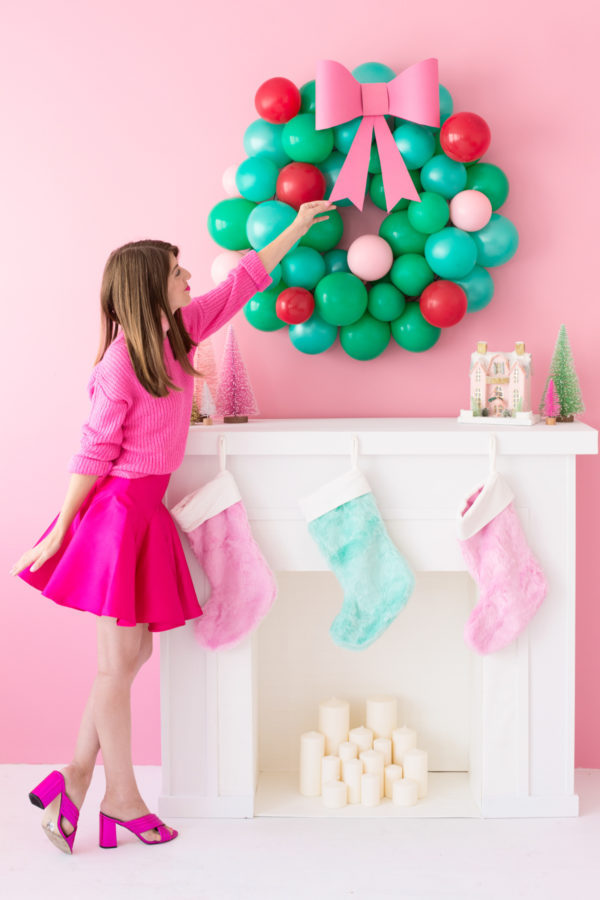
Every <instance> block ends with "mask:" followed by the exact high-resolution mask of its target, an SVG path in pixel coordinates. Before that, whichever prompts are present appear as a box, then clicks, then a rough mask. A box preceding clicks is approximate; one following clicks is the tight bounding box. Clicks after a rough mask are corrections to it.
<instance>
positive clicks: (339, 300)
mask: <svg viewBox="0 0 600 900" xmlns="http://www.w3.org/2000/svg"><path fill="white" fill-rule="evenodd" d="M368 302H369V296H368V294H367V289H366V287H365V286H364V284H363V283H362V281H361V280H360V278H357V277H356V275H352V274H351V273H350V272H334V273H333V274H332V275H326V276H325V277H324V278H321V280H320V281H319V283H318V285H317V286H316V288H315V306H316V310H317V312H318V313H319V315H320V316H321V318H323V319H324V320H325V321H326V322H329V324H330V325H351V324H352V323H353V322H357V321H358V320H359V319H360V317H361V316H362V315H363V313H364V312H365V311H366V309H367V303H368Z"/></svg>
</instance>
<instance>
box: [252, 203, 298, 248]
mask: <svg viewBox="0 0 600 900" xmlns="http://www.w3.org/2000/svg"><path fill="white" fill-rule="evenodd" d="M296 215H297V213H296V210H295V209H293V208H292V207H291V206H289V205H288V204H287V203H282V202H281V200H266V201H265V202H264V203H260V204H259V205H258V206H255V207H254V209H253V210H252V212H251V213H250V215H249V216H248V221H247V224H246V232H247V235H248V238H247V241H246V246H248V242H249V243H250V246H251V247H253V248H254V250H262V249H263V247H266V246H267V244H270V243H271V241H272V240H274V239H275V238H276V237H278V235H280V234H281V232H282V231H285V229H286V228H287V227H288V225H291V224H292V222H293V221H294V219H295V218H296ZM297 246H298V241H296V243H295V244H294V247H297ZM292 249H293V248H292Z"/></svg>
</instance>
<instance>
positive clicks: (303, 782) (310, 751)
mask: <svg viewBox="0 0 600 900" xmlns="http://www.w3.org/2000/svg"><path fill="white" fill-rule="evenodd" d="M324 752H325V738H324V737H323V735H322V734H319V732H318V731H306V732H305V733H304V734H303V735H301V736H300V793H301V794H302V795H303V796H304V797H318V796H319V794H320V793H321V760H322V758H323V754H324Z"/></svg>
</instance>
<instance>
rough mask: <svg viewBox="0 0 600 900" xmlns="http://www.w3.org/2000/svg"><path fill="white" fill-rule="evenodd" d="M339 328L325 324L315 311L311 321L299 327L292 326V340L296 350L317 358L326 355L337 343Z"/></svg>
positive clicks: (290, 330)
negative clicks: (317, 355) (319, 355)
mask: <svg viewBox="0 0 600 900" xmlns="http://www.w3.org/2000/svg"><path fill="white" fill-rule="evenodd" d="M337 331H338V330H337V326H336V325H331V324H330V323H329V322H325V320H324V319H322V318H321V316H320V315H319V313H318V312H317V311H316V310H315V312H313V314H312V316H311V317H310V319H308V320H307V321H306V322H301V323H300V324H299V325H290V328H289V335H290V340H291V342H292V344H293V345H294V347H295V348H296V350H300V352H301V353H307V354H308V355H309V356H315V355H316V354H317V353H324V352H325V350H329V348H330V347H331V346H332V345H333V344H334V343H335V339H336V337H337Z"/></svg>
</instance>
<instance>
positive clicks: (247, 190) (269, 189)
mask: <svg viewBox="0 0 600 900" xmlns="http://www.w3.org/2000/svg"><path fill="white" fill-rule="evenodd" d="M278 175H279V169H278V168H277V166H276V165H275V163H274V162H273V160H271V159H269V158H268V156H250V157H249V158H248V159H245V160H244V162H243V163H240V165H239V166H238V168H237V172H236V173H235V183H236V187H237V189H238V191H239V192H240V194H241V195H242V197H245V198H246V199H247V200H252V201H254V203H260V202H261V201H262V200H270V199H271V197H274V196H275V187H276V185H277V176H278Z"/></svg>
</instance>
